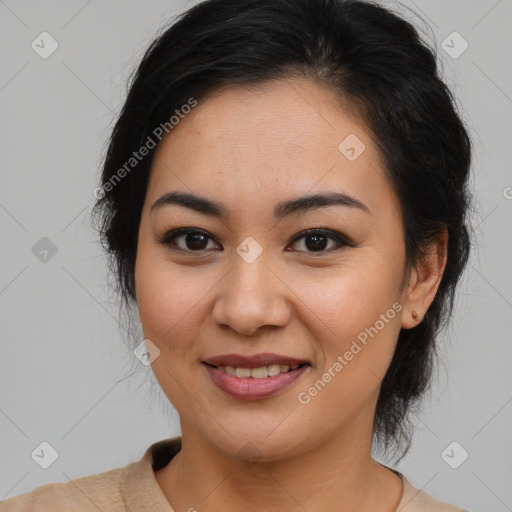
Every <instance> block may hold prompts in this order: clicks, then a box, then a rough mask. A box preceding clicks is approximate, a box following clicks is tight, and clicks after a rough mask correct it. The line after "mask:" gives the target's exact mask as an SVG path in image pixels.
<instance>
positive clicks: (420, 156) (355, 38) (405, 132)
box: [93, 0, 471, 455]
mask: <svg viewBox="0 0 512 512" xmlns="http://www.w3.org/2000/svg"><path fill="white" fill-rule="evenodd" d="M294 77H304V78H308V79H311V80H313V81H315V82H316V83H320V84H323V85H325V86H327V87H329V88H330V89H331V90H333V91H334V92H335V93H336V95H338V97H339V98H340V100H342V101H343V103H344V104H346V105H352V107H353V109H354V112H355V113H357V115H358V116H359V117H360V118H361V119H362V120H363V121H364V122H365V124H366V125H367V126H368V128H369V130H370V132H371V136H372V138H373V140H374V142H375V144H376V146H377V148H378V150H379V152H380V155H381V158H382V161H383V162H384V164H385V170H386V173H387V178H388V180H389V182H390V184H391V185H392V187H393V189H394V190H395V192H396V194H397V197H398V199H399V202H400V205H401V215H402V219H403V228H404V237H405V248H406V262H407V268H411V267H412V266H413V265H414V264H415V263H416V262H417V261H418V258H420V257H421V256H422V254H423V253H424V249H425V248H426V247H427V246H428V245H429V243H430V242H432V241H434V240H435V239H436V238H437V237H438V236H440V234H441V233H442V230H443V229H444V228H445V229H447V231H448V252H447V263H446V267H445V270H444V274H443V276H442V279H441V282H440V285H439V288H438V291H437V294H436V296H435V298H434V300H433V302H432V304H431V305H430V308H429V309H428V311H427V312H426V314H425V316H424V318H423V321H422V322H421V323H419V324H418V325H417V326H416V327H414V328H412V329H407V330H405V329H402V330H401V331H400V334H399V338H398V342H397V346H396V350H395V353H394V356H393V359H392V361H391V364H390V366H389V369H388V371H387V373H386V375H385V377H384V379H383V382H382V385H381V389H380V394H379V399H378V403H377V409H376V414H375V419H374V436H375V440H376V441H377V444H378V446H380V447H382V448H384V450H387V449H389V448H391V447H395V449H398V450H400V449H402V448H404V447H405V449H404V450H402V455H404V454H405V453H406V452H407V450H408V448H409V446H410V441H411V433H410V431H411V428H410V425H411V423H410V421H409V420H408V418H409V415H408V412H410V410H411V407H412V406H413V405H416V404H417V403H418V402H419V399H420V398H421V397H422V395H423V394H424V392H425V391H426V390H427V389H428V387H429V384H430V380H431V374H432V369H433V362H434V357H433V356H434V355H435V348H436V338H437V336H438V334H439V332H440V330H441V328H443V327H444V326H445V325H446V324H447V321H448V319H449V318H450V316H451V314H452V309H453V303H454V296H455V288H456V285H457V283H458V281H459V279H460V277H461V274H462V272H463V270H464V268H465V266H466V263H467V260H468V256H469V248H470V240H471V237H470V228H469V224H468V222H467V217H468V211H469V208H470V206H471V196H470V193H469V191H468V186H467V182H468V177H469V170H470V160H471V144H470V139H469V137H468V134H467V132H466V129H465V127H464V124H463V122H462V121H461V119H460V117H459V115H458V113H457V109H456V106H455V101H454V99H453V97H452V94H451V93H450V91H449V89H448V88H447V86H446V85H445V83H444V82H443V81H442V79H441V78H440V75H439V70H438V67H437V63H436V54H435V51H434V50H432V49H431V48H430V47H429V46H428V45H427V44H426V43H425V42H423V41H422V39H421V38H420V36H419V35H418V32H417V31H416V29H415V28H414V27H413V26H412V25H411V24H410V23H409V22H408V21H406V20H405V19H402V18H401V17H400V16H398V15H397V14H394V13H392V12H390V11H388V10H387V9H384V8H383V7H380V6H379V5H376V4H373V3H369V2H363V1H357V0H206V1H204V2H201V3H199V4H197V5H195V6H193V7H192V8H191V9H189V10H188V11H186V12H184V13H183V14H181V15H180V16H178V18H177V19H176V20H173V22H172V23H171V24H170V26H169V27H167V28H166V29H165V31H163V32H162V33H161V34H160V35H159V36H158V37H157V38H156V39H155V40H154V41H153V42H152V44H151V45H150V47H149V49H148V50H147V51H146V53H145V55H144V57H143V58H142V61H141V62H140V65H139V66H138V69H137V70H136V72H135V73H134V74H133V75H132V77H131V79H130V82H129V91H128V96H127V99H126V102H125V103H124V106H123V108H122V111H121V113H120V115H119V117H118V119H117V122H116V124H115V127H114V129H113V132H112V135H111V138H110V140H109V145H108V149H107V152H106V156H105V160H104V165H103V168H102V176H101V183H100V186H101V191H102V192H101V193H100V194H98V200H97V202H96V204H95V205H94V209H93V217H96V220H97V222H98V225H99V228H98V230H99V233H100V237H101V242H102V244H103V246H104V248H105V249H106V250H107V252H108V254H109V256H110V258H109V264H110V269H111V271H112V274H113V275H114V276H115V280H116V285H117V291H118V292H119V294H120V296H121V298H122V301H124V303H125V304H129V303H130V302H131V303H132V304H133V303H134V302H135V300H136V290H135V276H134V274H135V260H136V253H137V237H138V228H139V223H140V218H141V211H142V207H143V204H144V200H145V194H146V189H147V185H148V180H149V175H150V171H151V164H152V157H153V155H154V152H155V149H156V148H153V149H151V150H149V154H148V156H147V157H146V158H144V159H142V160H141V161H140V162H138V163H137V166H136V167H135V168H134V169H133V170H132V171H131V172H129V173H123V179H121V180H117V181H116V183H115V186H112V183H113V182H112V177H113V176H114V175H115V174H116V173H117V172H118V171H119V169H121V168H123V166H125V168H126V165H125V164H126V162H127V161H128V160H129V159H130V157H131V156H132V153H133V151H136V150H137V149H138V148H140V147H141V146H143V145H144V144H145V143H146V141H147V140H148V137H149V136H151V134H152V133H153V132H154V130H155V128H156V127H158V126H161V125H164V124H165V123H168V122H169V118H170V116H171V115H172V114H173V113H174V112H175V111H176V110H178V111H179V110H180V108H181V107H182V106H183V105H185V104H187V103H188V102H189V100H190V98H194V99H195V100H196V101H198V102H199V103H200V102H201V101H204V100H205V99H206V98H207V97H208V95H210V94H212V93H214V92H218V91H220V90H221V89H222V88H223V87H231V86H237V85H240V86H250V85H257V84H260V83H264V82H268V81H271V80H277V79H283V78H294ZM125 174H126V175H125ZM108 183H110V186H108V185H107V184H108Z"/></svg>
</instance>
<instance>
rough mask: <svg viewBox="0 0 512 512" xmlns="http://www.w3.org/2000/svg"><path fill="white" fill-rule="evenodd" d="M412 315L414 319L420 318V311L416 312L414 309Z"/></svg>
mask: <svg viewBox="0 0 512 512" xmlns="http://www.w3.org/2000/svg"><path fill="white" fill-rule="evenodd" d="M412 317H413V318H414V320H418V313H416V311H413V312H412Z"/></svg>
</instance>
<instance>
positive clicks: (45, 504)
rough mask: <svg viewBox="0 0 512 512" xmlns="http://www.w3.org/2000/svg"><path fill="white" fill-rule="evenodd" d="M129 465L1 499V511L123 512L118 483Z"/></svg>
mask: <svg viewBox="0 0 512 512" xmlns="http://www.w3.org/2000/svg"><path fill="white" fill-rule="evenodd" d="M129 466H130V465H128V466H124V467H121V468H116V469H112V470H110V471H105V472H103V473H97V474H95V475H89V476H84V477H81V478H77V479H74V480H70V481H68V482H59V483H52V484H46V485H43V486H41V487H37V488H36V489H34V490H33V491H31V492H28V493H26V494H20V495H18V496H15V497H13V498H9V499H7V500H4V501H2V502H0V512H14V511H16V512H29V511H30V512H50V511H51V512H60V511H63V512H64V511H66V512H74V511H83V512H86V511H89V510H90V511H94V512H98V510H109V511H112V512H117V511H123V510H125V506H124V503H123V502H124V500H123V497H122V491H121V482H122V481H123V477H124V474H125V471H126V469H127V468H128V467H129Z"/></svg>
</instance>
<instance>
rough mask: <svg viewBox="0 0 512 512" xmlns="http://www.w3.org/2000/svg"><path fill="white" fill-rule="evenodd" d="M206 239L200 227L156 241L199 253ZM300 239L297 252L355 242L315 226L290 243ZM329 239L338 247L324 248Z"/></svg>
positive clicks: (352, 245)
mask: <svg viewBox="0 0 512 512" xmlns="http://www.w3.org/2000/svg"><path fill="white" fill-rule="evenodd" d="M179 239H183V244H182V245H180V244H179V243H177V241H178V240H179ZM208 239H210V240H213V238H212V237H211V236H210V235H209V234H208V233H207V232H206V231H203V230H201V229H197V228H179V229H175V230H173V231H169V232H168V233H166V234H165V235H164V236H163V237H162V238H160V239H159V240H158V243H160V244H162V245H166V246H169V247H170V248H171V249H173V250H178V251H184V252H198V253H200V252H202V251H206V250H207V249H208V247H207V246H208ZM302 239H305V242H304V246H305V247H306V250H305V251H304V250H299V252H309V253H318V252H320V253H326V252H332V251H333V250H338V249H341V248H342V247H344V246H348V247H355V244H354V243H352V242H351V241H350V240H349V239H348V238H347V237H345V236H343V235H342V234H341V233H338V232H337V231H331V230H328V229H320V228H315V229H309V230H307V231H303V232H302V233H300V234H299V235H298V236H296V237H295V238H294V239H293V240H292V242H291V243H292V244H296V243H297V242H298V241H299V240H302ZM329 239H331V240H333V241H334V242H336V243H335V244H334V245H335V246H336V245H338V247H335V248H334V249H333V248H332V247H330V248H328V249H327V250H326V246H328V240H329Z"/></svg>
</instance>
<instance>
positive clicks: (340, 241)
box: [292, 228, 355, 253]
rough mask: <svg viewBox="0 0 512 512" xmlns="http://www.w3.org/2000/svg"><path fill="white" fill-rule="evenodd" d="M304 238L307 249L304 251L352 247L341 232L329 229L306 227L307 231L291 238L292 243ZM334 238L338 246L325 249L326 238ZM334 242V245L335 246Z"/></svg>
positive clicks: (323, 251)
mask: <svg viewBox="0 0 512 512" xmlns="http://www.w3.org/2000/svg"><path fill="white" fill-rule="evenodd" d="M302 239H304V246H305V247H306V248H307V249H308V250H306V252H312V253H316V252H320V253H326V252H332V251H333V250H334V251H336V250H338V249H341V248H342V247H343V246H348V247H354V246H355V244H353V243H352V242H351V241H350V240H348V238H346V237H345V236H343V235H342V234H341V233H338V232H337V231H331V230H329V229H319V228H316V229H308V230H307V231H303V232H302V233H300V234H299V235H298V236H297V237H295V238H294V239H293V240H292V243H296V242H297V241H299V240H302ZM329 239H331V240H334V241H335V242H336V244H337V245H338V247H335V248H334V249H333V248H332V247H330V248H329V249H327V250H326V245H328V240H329ZM336 244H335V246H336Z"/></svg>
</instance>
